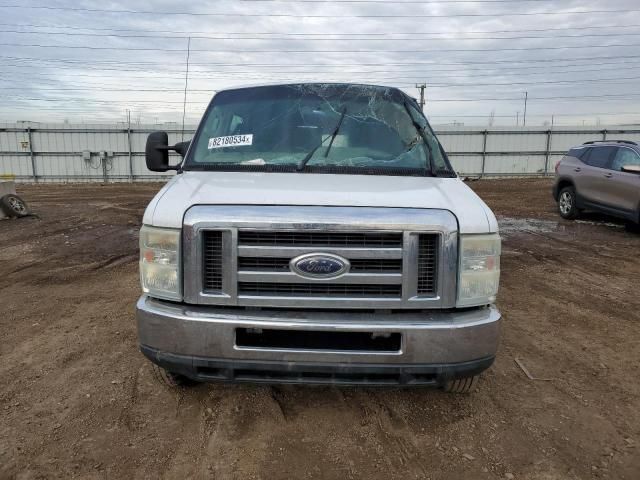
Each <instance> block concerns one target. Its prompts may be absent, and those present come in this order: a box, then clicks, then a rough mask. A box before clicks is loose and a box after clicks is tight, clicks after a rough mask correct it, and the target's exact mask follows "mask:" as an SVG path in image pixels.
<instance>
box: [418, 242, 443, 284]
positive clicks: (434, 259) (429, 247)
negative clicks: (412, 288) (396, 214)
mask: <svg viewBox="0 0 640 480" xmlns="http://www.w3.org/2000/svg"><path fill="white" fill-rule="evenodd" d="M437 266H438V236H437V235H427V234H423V235H420V238H419V240H418V295H433V294H435V293H436V272H437Z"/></svg>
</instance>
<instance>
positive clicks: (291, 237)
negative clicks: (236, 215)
mask: <svg viewBox="0 0 640 480" xmlns="http://www.w3.org/2000/svg"><path fill="white" fill-rule="evenodd" d="M238 243H239V244H240V245H252V246H257V245H296V246H323V247H352V248H353V247H359V248H365V247H387V248H401V247H402V233H386V232H382V233H378V232H375V233H368V232H367V233H355V232H349V233H342V232H336V233H332V232H277V231H275V232H274V231H264V232H262V231H240V232H239V233H238Z"/></svg>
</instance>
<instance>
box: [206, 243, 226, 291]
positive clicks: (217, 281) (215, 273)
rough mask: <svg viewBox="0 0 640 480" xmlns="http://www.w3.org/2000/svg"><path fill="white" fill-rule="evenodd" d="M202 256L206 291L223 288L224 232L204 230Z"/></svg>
mask: <svg viewBox="0 0 640 480" xmlns="http://www.w3.org/2000/svg"><path fill="white" fill-rule="evenodd" d="M202 240H203V242H202V243H203V249H202V251H203V252H202V257H203V261H204V266H203V267H204V268H203V274H204V275H203V277H204V278H203V287H204V291H205V292H208V293H209V292H219V291H221V290H222V232H213V231H209V232H204V235H203V239H202Z"/></svg>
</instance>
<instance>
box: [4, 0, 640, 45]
mask: <svg viewBox="0 0 640 480" xmlns="http://www.w3.org/2000/svg"><path fill="white" fill-rule="evenodd" d="M384 1H387V0H384ZM0 26H10V27H38V28H57V29H65V30H93V31H112V32H142V33H164V34H166V33H172V34H182V35H184V36H191V37H195V36H196V35H209V34H211V33H212V32H210V31H208V32H194V31H176V30H166V29H163V30H146V29H142V30H141V29H118V28H104V27H103V28H100V27H75V26H70V25H37V24H29V23H22V24H20V23H0ZM637 27H640V24H632V25H584V26H578V27H558V28H534V29H517V30H465V31H464V33H472V34H485V33H490V34H493V33H523V32H555V31H563V32H564V31H567V30H580V31H581V32H582V31H584V30H594V29H612V28H615V29H616V30H619V29H621V28H637ZM217 33H218V34H221V35H247V32H217ZM251 34H252V35H280V36H327V35H330V36H340V37H343V36H346V37H351V36H366V35H368V36H387V35H450V34H451V32H427V31H424V30H423V31H419V32H411V31H408V32H407V31H404V32H379V31H376V32H370V33H350V32H342V33H335V32H253V31H252V32H251Z"/></svg>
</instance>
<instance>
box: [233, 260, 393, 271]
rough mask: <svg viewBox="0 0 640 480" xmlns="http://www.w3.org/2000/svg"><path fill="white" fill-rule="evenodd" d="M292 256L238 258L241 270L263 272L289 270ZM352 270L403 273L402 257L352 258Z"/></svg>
mask: <svg viewBox="0 0 640 480" xmlns="http://www.w3.org/2000/svg"><path fill="white" fill-rule="evenodd" d="M290 261H291V259H290V258H269V257H240V259H239V260H238V269H239V270H253V271H258V272H260V271H262V272H278V271H280V272H288V271H289V262H290ZM349 263H351V269H350V271H351V272H355V273H376V272H393V273H402V259H401V258H398V259H395V258H394V259H374V258H371V259H369V258H362V259H352V260H351V261H350V262H349Z"/></svg>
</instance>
